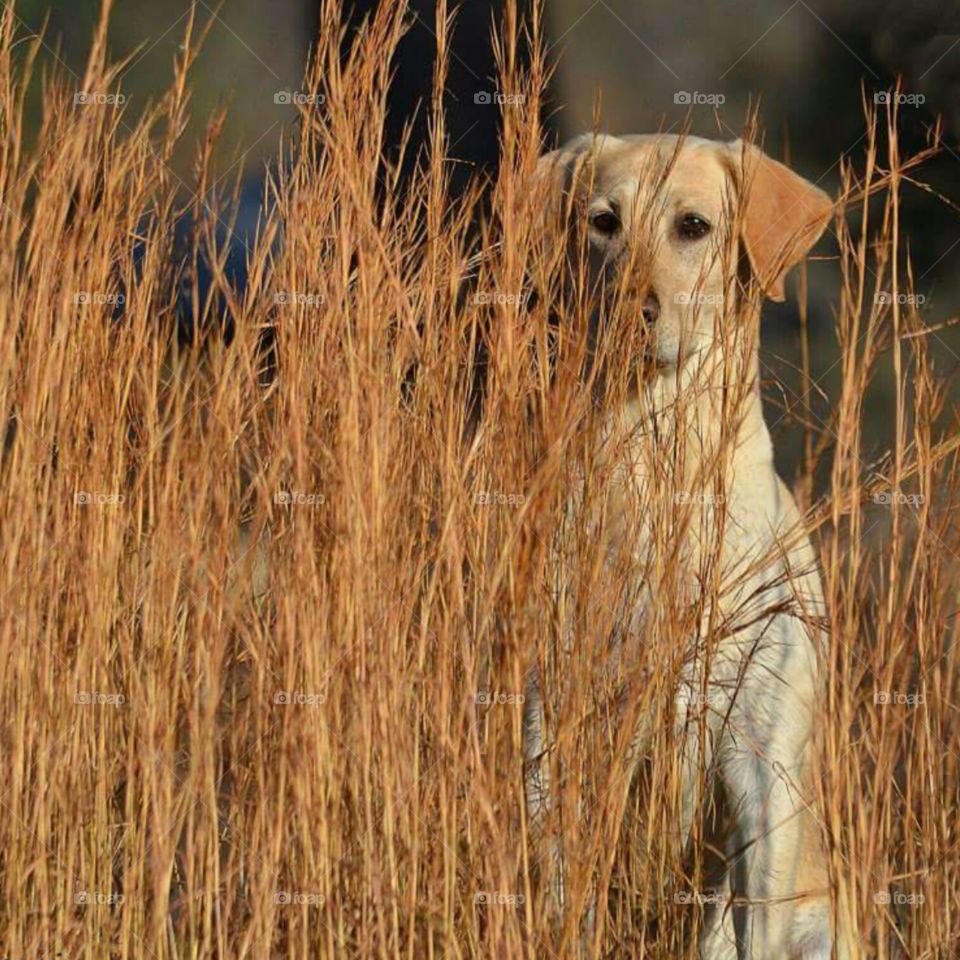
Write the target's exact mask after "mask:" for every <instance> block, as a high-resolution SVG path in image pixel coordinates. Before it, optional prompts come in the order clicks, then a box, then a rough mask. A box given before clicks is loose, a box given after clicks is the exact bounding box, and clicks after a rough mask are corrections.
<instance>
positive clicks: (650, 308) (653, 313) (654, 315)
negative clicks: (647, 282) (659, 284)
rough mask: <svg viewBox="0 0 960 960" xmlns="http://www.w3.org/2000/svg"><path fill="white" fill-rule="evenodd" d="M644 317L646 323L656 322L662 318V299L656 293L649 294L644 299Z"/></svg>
mask: <svg viewBox="0 0 960 960" xmlns="http://www.w3.org/2000/svg"><path fill="white" fill-rule="evenodd" d="M643 319H644V321H645V322H646V323H650V324H653V323H656V322H657V320H659V319H660V301H659V300H658V299H657V295H656V294H655V293H651V294H649V295H648V296H647V299H646V300H644V301H643Z"/></svg>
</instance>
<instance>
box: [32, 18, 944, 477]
mask: <svg viewBox="0 0 960 960" xmlns="http://www.w3.org/2000/svg"><path fill="white" fill-rule="evenodd" d="M384 2H396V0H384ZM376 3H377V0H357V2H356V3H352V4H351V3H349V0H344V4H345V9H348V10H350V11H351V15H352V17H353V18H354V22H357V21H358V20H359V18H361V17H363V16H364V14H366V13H368V12H369V11H370V10H371V9H372V8H374V7H375V6H376ZM502 6H503V4H502V2H501V0H467V2H466V3H465V4H463V5H462V7H461V9H460V10H459V11H458V13H457V17H456V26H455V35H454V43H453V57H452V61H451V73H450V95H449V98H448V106H449V130H450V135H451V142H452V144H453V150H452V152H453V154H454V155H455V156H456V157H457V158H458V159H459V160H460V161H462V162H461V163H459V164H458V165H457V167H456V172H455V176H456V178H457V179H456V182H457V183H458V184H461V185H462V184H463V183H464V182H465V181H466V179H467V178H468V177H469V176H471V175H472V174H473V173H475V172H477V171H484V170H486V171H491V172H492V171H493V168H494V165H495V163H496V156H497V129H498V123H499V117H500V108H499V107H498V106H497V105H496V103H495V97H491V96H485V94H491V93H495V92H496V83H495V79H494V78H495V75H496V68H495V64H494V58H493V51H492V46H491V43H490V25H491V23H492V22H496V21H497V20H498V19H499V17H500V16H501V15H502ZM99 9H100V4H99V2H97V0H56V2H50V0H21V2H20V3H18V4H17V5H16V14H17V16H18V17H19V18H20V19H21V21H22V25H21V26H22V27H23V28H24V30H29V31H40V30H43V32H44V37H45V50H44V56H46V57H48V58H50V59H51V60H53V59H56V60H59V61H61V63H62V64H64V65H66V67H67V68H68V69H69V70H71V71H73V72H74V73H76V74H78V75H79V74H80V73H81V71H82V67H83V63H84V60H85V57H86V51H87V49H88V46H89V42H90V38H91V36H92V33H93V29H94V24H95V22H96V20H97V17H98V15H99ZM188 10H189V0H118V2H117V3H116V4H115V8H114V11H113V15H112V29H111V33H110V48H111V53H112V55H113V57H114V58H126V57H129V63H128V64H127V66H126V69H125V72H124V75H123V81H122V82H123V88H124V91H125V93H126V94H127V96H128V104H127V106H128V109H132V110H136V109H137V108H138V106H139V105H141V104H145V103H147V102H148V101H149V100H150V99H151V97H155V96H156V95H157V94H158V92H159V91H161V90H163V89H164V87H165V85H166V84H167V83H168V81H169V79H170V64H171V61H172V59H173V56H174V54H175V52H176V49H177V47H178V46H179V44H180V43H181V41H182V38H183V30H184V25H185V21H186V18H187V14H188ZM197 10H198V14H199V15H200V17H201V19H206V18H212V21H213V25H212V29H211V31H210V34H209V37H208V39H207V42H206V46H205V49H204V52H203V54H202V56H201V57H200V58H199V60H198V62H197V64H196V67H195V69H194V72H193V80H192V89H193V101H192V102H193V110H192V112H193V117H194V120H193V126H192V127H191V128H189V129H188V133H187V137H186V138H185V142H186V144H187V146H188V147H189V146H191V145H192V144H195V142H196V140H197V138H198V137H199V136H200V133H201V131H202V129H203V124H204V122H205V120H206V118H207V117H208V116H209V114H210V113H211V112H212V111H213V110H214V109H215V108H216V107H217V106H219V105H221V104H222V105H227V106H229V107H230V110H229V114H228V119H227V126H226V129H225V135H224V138H223V144H222V156H221V157H220V164H221V168H220V173H222V174H230V175H231V176H235V175H236V173H237V171H238V170H241V169H242V170H243V171H244V178H245V179H244V182H245V184H246V187H245V189H244V193H243V203H244V207H245V211H244V216H243V217H242V218H241V230H240V232H241V233H242V230H243V224H244V223H246V224H249V225H252V224H253V223H254V222H255V216H256V209H257V205H258V204H259V202H260V189H259V187H260V183H261V181H262V172H263V169H264V165H265V164H266V163H268V162H269V161H270V160H271V159H272V158H274V157H275V156H276V154H277V148H278V142H279V137H280V135H281V133H282V132H283V131H284V130H285V129H289V126H290V124H291V123H292V121H293V119H294V116H295V110H294V108H293V107H292V106H290V105H288V104H284V103H282V102H281V103H278V102H277V99H278V98H277V94H278V93H282V92H283V91H291V90H292V91H296V90H297V89H298V84H299V82H300V78H301V75H302V72H303V69H304V65H305V63H306V59H307V56H308V52H309V49H310V46H311V42H312V39H313V38H314V37H315V36H316V32H317V30H318V29H319V13H318V0H310V2H308V0H224V2H222V3H221V4H220V5H219V6H214V5H213V4H212V3H211V4H210V5H208V4H206V3H205V2H203V0H199V2H198V3H197ZM410 11H411V17H410V29H409V32H408V34H407V35H406V37H405V39H404V40H403V43H402V45H401V48H400V56H399V59H398V62H397V64H396V82H395V86H394V91H393V96H392V100H391V130H390V142H392V143H393V144H396V143H397V142H398V140H399V137H400V132H401V130H402V127H403V124H404V122H405V121H406V120H408V119H409V118H410V117H411V116H414V115H415V114H416V112H417V109H418V105H419V107H420V119H421V122H420V123H418V124H417V126H416V127H415V129H416V131H417V136H421V137H422V135H423V132H424V129H425V127H424V123H423V122H422V121H423V117H422V114H423V110H424V104H425V103H428V101H429V86H430V80H431V73H432V56H433V52H434V49H435V41H434V35H433V27H434V16H435V9H434V3H433V2H432V0H412V2H411V3H410ZM546 16H547V33H548V39H549V43H550V45H551V53H550V59H551V60H552V61H553V62H555V63H556V64H557V72H556V74H555V79H554V83H553V85H552V88H551V103H550V105H549V108H548V110H547V112H546V115H545V117H544V120H545V121H546V122H547V124H548V127H549V129H550V132H551V137H552V138H553V139H554V140H558V139H563V138H565V137H568V136H570V135H573V134H575V133H577V132H580V131H583V130H586V129H589V128H590V127H591V125H592V118H593V116H594V112H595V110H596V109H599V116H600V120H601V127H602V128H603V129H606V130H608V131H611V132H614V133H617V132H646V131H654V130H657V129H663V130H677V129H679V128H680V127H681V126H682V125H683V124H684V122H685V120H687V118H690V121H691V124H692V127H691V129H692V132H694V133H697V134H701V135H705V136H710V137H718V138H722V139H733V138H735V137H736V136H738V135H739V133H740V131H741V129H742V127H743V124H744V122H745V120H746V117H747V114H748V110H749V108H750V106H751V104H758V105H759V110H760V119H761V123H762V128H763V135H764V143H765V147H766V149H767V151H768V152H769V153H771V154H772V155H773V156H775V157H778V158H780V159H788V160H789V162H790V164H791V165H792V166H793V167H794V168H795V169H797V170H798V172H800V173H801V174H803V175H804V176H806V177H807V178H808V179H810V180H812V181H814V182H817V183H819V184H820V185H821V186H823V187H824V188H825V189H827V190H828V191H833V192H835V191H836V189H837V187H838V183H839V173H838V162H839V158H840V157H841V156H845V157H847V158H848V159H850V161H851V162H852V163H853V164H854V165H855V166H857V167H862V164H863V150H864V143H865V129H866V128H865V124H864V111H863V100H864V98H866V99H867V100H868V101H870V102H872V101H873V100H874V97H875V95H876V94H878V93H879V94H883V93H885V92H888V91H891V90H892V89H893V87H894V84H895V83H896V82H897V80H898V78H899V79H900V83H901V88H900V89H901V92H902V94H903V100H904V102H903V105H902V106H901V110H900V128H901V137H902V139H901V146H902V150H903V151H904V152H912V151H915V150H919V149H920V148H922V147H923V145H924V144H925V143H926V141H927V138H928V136H929V132H930V129H931V127H932V126H933V125H934V124H935V123H936V122H937V118H938V117H942V123H943V135H944V147H943V150H942V152H941V154H940V155H939V157H937V158H935V159H934V160H932V161H931V162H930V163H929V164H928V165H927V166H926V167H925V168H924V169H923V171H921V173H920V177H921V179H923V180H925V181H926V182H927V183H928V184H930V185H931V186H932V187H933V189H934V190H935V191H936V192H939V193H941V194H942V195H944V196H945V197H947V198H950V199H951V200H954V201H955V200H958V199H960V7H958V6H957V5H956V4H944V3H942V0H937V2H934V0H911V2H910V3H909V4H904V3H902V2H898V0H809V2H807V0H727V2H723V3H715V4H703V3H701V2H700V0H671V2H670V3H654V2H651V0H646V2H636V0H549V2H548V3H547V4H546ZM79 82H80V80H79V76H78V83H79ZM39 95H40V94H39V91H36V96H37V97H38V98H39ZM281 99H282V98H281ZM506 109H518V108H517V107H506ZM519 109H522V107H519ZM36 116H37V119H38V121H39V103H38V105H37V110H36ZM414 142H415V143H416V137H415V141H414ZM190 161H191V157H190V155H189V153H188V152H187V151H185V152H184V154H183V155H182V156H181V157H179V158H178V160H177V166H178V173H179V175H180V176H182V177H183V178H184V180H188V179H189V177H188V174H189V169H190V166H189V165H190ZM904 191H905V192H904V207H903V211H902V224H903V233H904V235H905V236H906V238H907V240H908V246H909V254H910V256H911V257H912V259H913V262H914V276H915V277H916V284H917V290H918V293H921V294H922V295H923V296H925V298H926V304H925V306H926V309H927V311H928V323H930V324H937V323H941V322H943V321H945V320H947V319H949V318H951V317H952V316H954V315H955V314H956V313H957V312H958V310H957V304H958V302H960V276H958V274H960V215H958V213H957V212H956V211H955V210H953V209H951V208H950V206H949V204H947V203H944V202H943V201H942V200H941V199H938V198H937V197H936V196H935V195H933V194H931V193H929V192H926V191H924V190H922V189H919V188H915V187H912V186H910V185H905V187H904ZM818 253H820V254H821V256H822V257H823V259H821V260H819V261H817V262H814V263H812V264H811V267H810V281H811V284H810V297H811V311H810V327H811V337H812V341H813V342H812V348H813V349H812V364H813V369H814V374H815V376H816V377H817V379H818V380H819V381H820V382H821V385H822V386H823V389H824V391H825V392H826V395H827V397H829V396H830V393H831V389H835V388H836V378H837V374H838V371H837V370H836V369H835V368H834V367H833V366H832V364H833V358H834V357H835V355H836V347H835V340H834V335H833V318H832V313H831V303H832V302H833V301H834V300H835V298H836V294H837V290H836V282H835V274H836V268H835V264H833V263H831V261H830V259H829V258H830V257H831V256H832V255H835V253H836V247H835V242H834V241H833V238H832V237H829V236H828V237H827V238H826V239H825V240H824V241H823V242H822V243H821V245H820V247H819V248H818ZM240 259H241V260H242V257H241V258H240ZM930 339H931V348H932V350H933V352H934V354H935V356H936V358H937V364H936V365H937V369H938V370H939V371H940V372H941V373H943V374H947V375H950V376H952V374H953V373H954V372H955V371H956V369H957V367H958V366H960V338H958V337H957V336H956V335H955V330H954V329H951V328H947V329H944V330H941V331H938V332H937V333H935V334H931V336H930ZM798 358H799V349H798V323H797V316H796V308H795V305H794V304H793V303H792V301H791V302H788V303H787V304H785V305H771V306H769V307H768V311H767V315H766V316H765V329H764V371H765V375H766V376H767V377H769V378H770V379H776V380H778V381H779V382H780V384H781V387H780V388H778V389H779V390H780V392H781V394H783V393H784V391H785V392H786V394H789V393H790V392H791V391H793V390H796V389H799V388H798V386H797V377H796V372H795V371H794V370H793V366H794V364H796V363H797V362H798ZM813 402H814V406H815V407H816V405H817V404H820V408H819V409H815V410H814V411H813V414H814V417H815V418H816V419H818V420H820V421H821V422H825V420H826V418H827V417H828V414H829V400H828V399H827V398H823V397H815V398H814V401H813ZM892 409H893V407H892V395H891V391H889V390H886V389H885V388H884V381H883V377H882V376H881V377H880V378H879V380H878V384H877V389H876V396H875V397H874V398H871V404H870V410H871V416H872V417H873V418H874V419H875V426H876V429H875V430H871V431H869V433H868V435H870V434H872V435H873V436H874V437H875V439H876V443H877V444H878V445H882V444H883V433H884V426H885V425H886V424H888V423H889V422H890V416H891V412H892ZM777 416H779V414H776V413H774V414H773V416H772V419H777ZM798 452H799V445H798V438H797V436H792V437H791V436H788V437H787V439H786V440H784V441H779V440H778V455H779V456H781V457H782V458H783V459H784V462H783V463H782V464H781V466H782V467H783V468H785V469H786V470H787V471H788V472H789V470H790V469H791V467H792V465H794V464H795V462H796V457H797V455H798ZM870 452H871V451H869V450H868V451H866V453H867V455H868V456H869V454H870Z"/></svg>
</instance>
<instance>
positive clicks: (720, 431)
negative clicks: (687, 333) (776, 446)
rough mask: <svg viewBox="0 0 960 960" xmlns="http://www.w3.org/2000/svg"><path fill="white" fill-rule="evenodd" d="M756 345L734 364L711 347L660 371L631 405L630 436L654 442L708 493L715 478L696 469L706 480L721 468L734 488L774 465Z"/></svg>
mask: <svg viewBox="0 0 960 960" xmlns="http://www.w3.org/2000/svg"><path fill="white" fill-rule="evenodd" d="M758 320H759V318H755V322H758ZM753 339H754V346H753V347H752V349H750V351H749V353H748V354H747V355H746V356H742V355H741V356H731V355H730V354H731V352H732V351H729V350H728V352H727V353H728V355H727V357H726V358H725V357H724V355H723V351H722V350H721V349H720V348H719V347H713V348H710V349H707V350H703V351H700V352H695V353H693V354H691V355H690V356H688V357H686V358H685V359H684V360H682V361H681V363H680V364H679V365H677V366H672V367H667V368H664V369H661V370H659V371H658V372H657V374H656V375H655V376H654V377H653V378H652V380H650V381H649V382H648V383H646V384H644V385H643V386H642V387H640V388H639V390H638V391H637V393H636V394H635V396H634V397H633V399H631V400H630V401H629V403H628V405H627V410H626V424H625V425H626V426H627V428H628V430H630V431H631V432H632V433H633V435H634V436H635V437H636V438H637V440H638V441H639V442H641V443H649V442H650V440H651V438H652V440H653V442H654V443H655V444H656V447H657V449H658V450H659V451H664V452H667V453H668V454H669V455H670V456H676V457H677V458H678V459H677V461H675V462H678V463H680V464H682V465H683V474H684V476H683V480H684V482H685V483H688V484H691V485H693V486H699V485H704V486H706V485H710V484H711V483H712V482H713V480H714V479H715V478H714V477H711V476H709V475H702V476H699V477H698V476H695V472H696V471H697V470H698V469H699V470H701V473H702V472H703V465H704V464H707V465H709V464H718V463H721V462H722V463H723V464H724V473H725V481H726V483H728V484H729V483H731V482H733V481H734V478H735V477H744V476H747V475H748V474H749V472H750V471H751V470H754V471H755V470H756V468H757V467H759V466H761V465H764V466H765V465H769V464H770V463H772V461H773V445H772V442H771V440H770V433H769V431H768V430H767V426H766V423H765V422H764V419H763V408H762V404H761V399H760V376H759V368H760V362H759V354H758V350H757V347H756V338H755V337H754V338H753ZM707 470H708V472H709V467H708V468H707Z"/></svg>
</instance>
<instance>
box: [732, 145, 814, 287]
mask: <svg viewBox="0 0 960 960" xmlns="http://www.w3.org/2000/svg"><path fill="white" fill-rule="evenodd" d="M727 148H728V149H729V151H730V158H731V163H732V166H733V170H734V176H735V179H736V182H737V184H738V189H739V194H740V236H741V239H742V240H743V246H744V248H745V250H746V253H747V257H748V258H749V260H750V266H751V267H752V269H753V273H754V276H755V277H756V278H757V282H758V283H759V284H760V286H761V288H762V289H763V291H764V293H765V294H766V295H767V296H768V297H769V298H770V299H771V300H777V301H782V300H784V299H785V297H786V295H785V291H784V279H785V277H786V275H787V272H788V271H789V270H790V268H791V267H793V266H795V265H796V264H797V263H799V262H800V261H801V260H802V259H803V258H804V257H805V256H806V255H807V253H808V252H809V251H810V248H811V247H812V246H813V245H814V244H815V243H816V242H817V240H819V239H820V236H821V234H822V233H823V231H824V230H825V229H826V226H827V224H828V223H829V222H830V215H831V213H832V212H833V201H832V200H831V199H830V197H829V196H828V195H827V194H826V193H824V191H823V190H821V189H820V188H819V187H815V186H814V185H813V184H812V183H810V182H809V181H808V180H804V179H803V177H801V176H798V175H797V174H795V173H794V172H793V171H792V170H791V169H790V168H789V167H786V166H784V165H783V164H782V163H779V162H777V161H776V160H773V159H771V158H770V157H768V156H767V155H766V154H765V153H764V152H763V151H762V150H760V149H759V148H758V147H755V146H753V145H752V144H746V143H744V142H743V141H742V140H734V141H733V142H732V143H729V144H727Z"/></svg>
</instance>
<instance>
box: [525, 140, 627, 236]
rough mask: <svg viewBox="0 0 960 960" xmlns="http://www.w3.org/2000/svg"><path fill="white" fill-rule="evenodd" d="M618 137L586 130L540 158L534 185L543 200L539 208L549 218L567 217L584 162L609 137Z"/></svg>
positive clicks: (545, 217) (560, 218) (534, 176)
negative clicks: (586, 131) (573, 189)
mask: <svg viewBox="0 0 960 960" xmlns="http://www.w3.org/2000/svg"><path fill="white" fill-rule="evenodd" d="M616 139H617V138H616V137H612V136H610V135H609V134H593V133H584V134H581V135H580V136H578V137H574V138H573V139H572V140H568V141H567V142H566V143H565V144H563V146H561V147H558V148H557V149H556V150H550V151H549V152H548V153H545V154H544V155H543V156H542V157H540V159H539V160H537V166H536V168H535V169H534V173H533V183H532V188H533V190H534V192H535V193H536V194H537V196H538V202H541V201H542V204H543V205H542V206H541V207H539V210H540V211H541V213H542V216H543V217H544V220H545V221H546V220H548V218H559V222H563V221H565V220H566V215H567V213H568V211H569V210H570V204H571V201H572V199H573V198H572V197H571V196H570V193H571V190H572V188H573V185H574V183H575V182H576V181H577V180H578V179H579V177H580V170H581V169H582V167H583V165H584V163H585V162H586V161H587V160H588V159H589V157H590V156H591V155H596V154H597V153H599V152H600V150H602V149H603V147H604V145H605V143H606V142H607V141H615V140H616Z"/></svg>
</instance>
